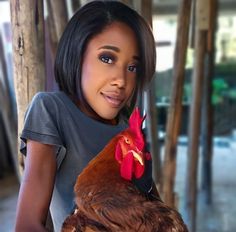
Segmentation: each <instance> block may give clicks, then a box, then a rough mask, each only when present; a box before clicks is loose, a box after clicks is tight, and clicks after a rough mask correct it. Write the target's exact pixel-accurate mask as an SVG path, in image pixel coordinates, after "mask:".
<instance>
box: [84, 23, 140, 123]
mask: <svg viewBox="0 0 236 232" xmlns="http://www.w3.org/2000/svg"><path fill="white" fill-rule="evenodd" d="M138 55H139V54H138V45H137V41H136V38H135V34H134V32H133V31H132V30H131V29H130V28H129V27H128V26H127V25H126V24H124V23H120V22H114V23H112V24H110V25H109V26H107V27H106V28H105V29H104V30H103V31H102V32H101V33H100V34H98V35H96V36H95V37H93V38H92V39H91V40H90V41H89V43H88V46H87V49H86V51H85V55H84V60H83V64H82V73H81V75H82V76H81V86H82V91H83V94H84V97H85V99H86V101H87V102H88V104H89V105H90V107H91V108H92V109H93V110H94V111H95V112H96V113H97V114H98V116H99V117H101V118H102V119H106V120H111V119H114V118H115V117H116V116H117V114H118V113H119V111H120V110H121V109H122V108H123V107H124V106H125V105H126V103H127V101H128V100H129V99H130V97H131V96H132V94H133V91H134V89H135V86H136V78H137V68H138V65H139V57H138Z"/></svg>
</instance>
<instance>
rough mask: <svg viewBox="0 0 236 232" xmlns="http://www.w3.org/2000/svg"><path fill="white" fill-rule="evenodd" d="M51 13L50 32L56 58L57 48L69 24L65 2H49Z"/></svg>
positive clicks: (58, 0)
mask: <svg viewBox="0 0 236 232" xmlns="http://www.w3.org/2000/svg"><path fill="white" fill-rule="evenodd" d="M47 6H48V11H49V19H48V20H49V22H48V23H49V31H50V37H51V45H52V51H53V54H54V56H55V53H56V48H57V45H58V42H59V39H60V38H61V35H62V33H63V31H64V29H65V27H66V24H67V22H68V13H67V10H66V2H65V0H57V1H54V0H47Z"/></svg>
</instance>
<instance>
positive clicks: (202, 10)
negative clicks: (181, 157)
mask: <svg viewBox="0 0 236 232" xmlns="http://www.w3.org/2000/svg"><path fill="white" fill-rule="evenodd" d="M196 23H197V26H196V39H195V65H194V72H193V80H192V82H193V83H192V89H193V91H192V98H193V99H192V104H191V106H190V122H189V143H188V152H187V154H188V157H187V158H188V162H187V175H186V177H187V180H186V195H185V209H186V213H187V214H186V216H187V218H186V223H187V224H188V226H189V229H190V231H191V232H195V231H196V216H197V175H198V152H199V151H198V149H199V135H200V127H201V124H200V119H201V99H202V91H203V80H204V63H205V54H206V47H207V30H208V26H209V0H208V1H206V0H197V3H196Z"/></svg>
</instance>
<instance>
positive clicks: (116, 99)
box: [102, 93, 124, 107]
mask: <svg viewBox="0 0 236 232" xmlns="http://www.w3.org/2000/svg"><path fill="white" fill-rule="evenodd" d="M102 95H103V97H104V98H105V100H106V101H107V102H108V103H109V104H110V105H111V106H112V107H120V106H121V104H122V103H123V101H124V98H123V97H121V96H120V95H114V94H106V93H102Z"/></svg>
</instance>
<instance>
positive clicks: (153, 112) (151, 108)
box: [140, 0, 162, 189]
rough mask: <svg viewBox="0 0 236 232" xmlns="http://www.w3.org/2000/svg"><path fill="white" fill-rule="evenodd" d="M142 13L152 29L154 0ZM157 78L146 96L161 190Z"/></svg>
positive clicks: (155, 173)
mask: <svg viewBox="0 0 236 232" xmlns="http://www.w3.org/2000/svg"><path fill="white" fill-rule="evenodd" d="M140 7H141V9H140V13H141V15H142V16H143V17H144V18H145V19H146V21H147V22H148V23H149V24H150V26H151V27H152V9H153V3H152V0H146V1H144V0H142V1H141V5H140ZM155 87H156V85H155V77H154V78H153V79H152V83H151V84H150V86H149V89H148V90H147V91H146V93H145V96H146V98H147V109H146V110H147V131H148V139H149V141H150V152H151V154H152V161H153V165H152V167H153V179H154V182H155V184H156V187H157V188H158V189H160V185H161V179H162V175H161V157H160V144H159V139H158V129H157V128H158V127H157V124H158V122H157V108H156V96H155V93H156V89H155Z"/></svg>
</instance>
